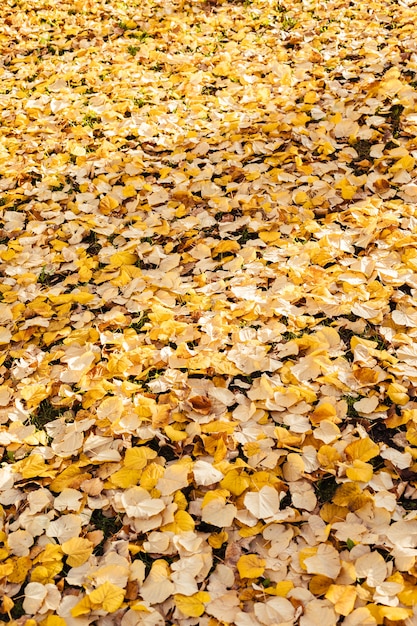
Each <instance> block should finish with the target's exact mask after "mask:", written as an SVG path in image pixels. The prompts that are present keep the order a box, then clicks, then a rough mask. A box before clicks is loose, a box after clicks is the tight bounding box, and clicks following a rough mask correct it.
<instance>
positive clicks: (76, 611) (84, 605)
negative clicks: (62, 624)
mask: <svg viewBox="0 0 417 626" xmlns="http://www.w3.org/2000/svg"><path fill="white" fill-rule="evenodd" d="M91 610H92V606H91V602H90V598H89V597H88V596H85V597H84V598H83V599H82V600H80V601H79V602H78V603H77V604H76V605H75V606H74V607H73V608H72V609H71V615H72V616H73V617H80V616H81V615H87V613H90V611H91Z"/></svg>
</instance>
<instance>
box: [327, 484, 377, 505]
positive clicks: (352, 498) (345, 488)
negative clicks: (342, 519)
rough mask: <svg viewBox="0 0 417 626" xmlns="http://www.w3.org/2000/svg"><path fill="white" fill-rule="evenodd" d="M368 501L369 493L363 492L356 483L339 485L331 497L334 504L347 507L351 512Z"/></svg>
mask: <svg viewBox="0 0 417 626" xmlns="http://www.w3.org/2000/svg"><path fill="white" fill-rule="evenodd" d="M370 499H371V497H370V495H369V493H368V492H367V491H365V492H363V491H362V489H361V488H360V487H359V485H358V484H357V483H344V484H343V485H340V487H338V488H337V490H336V493H335V494H334V496H333V502H334V504H337V505H338V506H347V507H348V508H349V509H350V510H351V511H356V510H357V509H360V508H362V507H363V506H364V505H365V504H366V503H367V502H369V501H370Z"/></svg>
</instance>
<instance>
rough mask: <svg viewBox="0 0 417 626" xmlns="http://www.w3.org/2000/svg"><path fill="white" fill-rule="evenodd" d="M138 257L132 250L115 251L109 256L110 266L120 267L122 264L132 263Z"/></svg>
mask: <svg viewBox="0 0 417 626" xmlns="http://www.w3.org/2000/svg"><path fill="white" fill-rule="evenodd" d="M137 260H138V257H137V255H136V254H134V253H133V252H116V253H115V254H112V255H111V257H110V264H111V266H112V267H122V266H123V265H134V264H135V263H136V261H137Z"/></svg>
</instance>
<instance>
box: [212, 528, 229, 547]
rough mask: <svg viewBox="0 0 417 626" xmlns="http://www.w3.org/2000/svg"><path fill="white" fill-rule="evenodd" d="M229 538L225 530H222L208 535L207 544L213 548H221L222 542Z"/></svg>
mask: <svg viewBox="0 0 417 626" xmlns="http://www.w3.org/2000/svg"><path fill="white" fill-rule="evenodd" d="M228 539H229V534H228V533H227V532H226V531H225V530H222V531H220V532H219V533H215V534H214V535H210V537H209V538H208V539H207V541H208V543H209V545H210V546H211V547H212V548H214V550H217V549H218V548H221V547H222V545H223V544H224V543H226V541H227V540H228Z"/></svg>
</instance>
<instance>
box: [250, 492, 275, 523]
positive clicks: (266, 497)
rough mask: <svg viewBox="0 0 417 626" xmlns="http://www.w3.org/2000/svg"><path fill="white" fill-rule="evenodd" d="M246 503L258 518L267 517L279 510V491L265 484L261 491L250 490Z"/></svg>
mask: <svg viewBox="0 0 417 626" xmlns="http://www.w3.org/2000/svg"><path fill="white" fill-rule="evenodd" d="M244 503H245V506H246V507H247V508H248V510H249V511H250V513H252V515H254V516H255V517H256V518H262V519H265V518H268V517H271V516H272V515H275V514H276V513H277V512H278V511H279V496H278V492H277V491H276V489H274V488H273V487H270V486H269V485H265V486H264V487H262V489H260V490H259V491H248V492H247V493H246V495H245V497H244Z"/></svg>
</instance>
